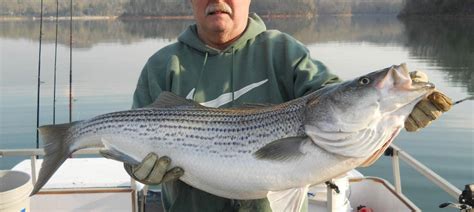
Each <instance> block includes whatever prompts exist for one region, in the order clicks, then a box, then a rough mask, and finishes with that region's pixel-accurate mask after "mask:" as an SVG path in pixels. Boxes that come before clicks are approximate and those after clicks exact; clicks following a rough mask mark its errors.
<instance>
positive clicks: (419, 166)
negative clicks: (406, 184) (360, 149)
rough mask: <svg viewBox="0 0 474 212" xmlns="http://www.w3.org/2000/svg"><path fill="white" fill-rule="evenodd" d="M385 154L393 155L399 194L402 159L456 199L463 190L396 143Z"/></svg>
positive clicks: (393, 167)
mask: <svg viewBox="0 0 474 212" xmlns="http://www.w3.org/2000/svg"><path fill="white" fill-rule="evenodd" d="M385 155H387V156H391V157H392V172H393V179H394V183H393V184H394V186H395V191H396V192H397V193H399V194H401V193H402V183H401V176H400V159H401V160H402V161H404V162H405V163H406V164H408V165H409V166H411V167H412V168H413V169H414V170H415V171H417V172H418V173H420V174H422V175H423V176H424V177H426V178H427V179H428V180H430V181H431V182H433V183H434V184H435V185H437V186H438V187H439V188H441V189H442V190H443V191H445V192H446V193H448V194H449V195H450V196H452V197H454V199H455V200H458V198H459V195H461V190H459V189H458V188H456V186H454V185H453V184H451V183H450V182H448V181H447V180H445V179H444V178H442V177H441V176H439V175H438V174H436V173H435V172H434V171H433V170H431V169H430V168H428V167H427V166H425V165H423V163H421V162H420V161H418V160H416V159H415V158H414V157H413V156H411V155H410V154H408V153H407V152H405V151H403V150H402V149H401V148H400V147H398V146H396V145H393V144H392V145H391V146H390V148H389V149H388V151H385Z"/></svg>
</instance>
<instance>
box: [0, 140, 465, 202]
mask: <svg viewBox="0 0 474 212" xmlns="http://www.w3.org/2000/svg"><path fill="white" fill-rule="evenodd" d="M99 150H100V148H89V149H82V150H79V151H77V152H75V153H74V154H73V155H85V154H97V155H98V154H99ZM385 153H386V155H389V156H392V170H393V176H394V186H395V191H396V192H397V193H399V194H402V184H401V176H400V162H399V161H400V159H401V160H402V161H404V162H405V163H407V164H408V165H410V166H411V167H412V168H413V169H414V170H415V171H417V172H418V173H420V174H422V175H423V176H425V177H426V178H427V179H428V180H430V181H431V182H433V183H434V184H435V185H437V186H438V187H439V188H441V189H443V190H444V191H445V192H446V193H448V194H449V195H451V196H452V197H453V198H455V199H456V200H457V199H458V197H459V195H461V190H459V189H458V188H456V187H455V186H454V185H452V184H451V183H449V182H448V181H446V180H445V179H444V178H442V177H441V176H439V175H438V174H436V173H435V172H434V171H433V170H431V169H430V168H428V167H426V166H425V165H423V164H422V163H421V162H419V161H418V160H416V159H415V158H413V157H412V156H411V155H410V154H408V153H406V152H405V151H403V150H402V149H400V148H399V147H397V146H396V145H393V144H392V145H391V146H390V148H388V149H387V151H386V152H385ZM44 154H45V153H44V150H43V149H0V158H2V157H5V156H29V157H30V158H31V170H32V173H31V174H32V180H33V184H34V183H35V182H36V156H42V155H44ZM132 180H133V179H132ZM145 190H146V189H145ZM330 193H332V192H330ZM328 194H329V193H328ZM329 198H331V197H329Z"/></svg>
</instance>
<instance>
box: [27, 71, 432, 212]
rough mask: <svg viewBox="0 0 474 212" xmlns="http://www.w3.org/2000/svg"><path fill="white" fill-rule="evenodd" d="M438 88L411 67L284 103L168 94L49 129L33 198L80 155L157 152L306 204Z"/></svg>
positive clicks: (227, 189) (221, 185)
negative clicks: (206, 101) (215, 103)
mask: <svg viewBox="0 0 474 212" xmlns="http://www.w3.org/2000/svg"><path fill="white" fill-rule="evenodd" d="M433 89H434V85H433V84H431V83H425V82H412V80H411V79H410V76H409V73H408V70H407V68H406V66H405V64H401V65H399V66H391V67H389V68H386V69H382V70H379V71H376V72H372V73H369V74H367V75H365V76H362V77H358V78H356V79H354V80H350V81H345V82H342V83H339V84H334V85H330V86H326V87H324V88H323V89H320V90H318V91H316V92H313V93H310V94H308V95H306V96H303V97H301V98H298V99H294V100H292V101H289V102H286V103H282V104H278V105H269V106H259V107H258V106H247V107H242V108H233V109H219V108H209V107H204V106H201V105H199V104H198V103H196V102H194V101H191V100H187V99H184V98H181V97H178V96H176V95H174V94H172V93H169V92H163V93H162V94H161V95H160V96H159V98H158V99H157V100H156V101H155V102H154V103H153V104H152V105H150V106H148V107H146V108H141V109H134V110H127V111H120V112H113V113H108V114H104V115H100V116H97V117H94V118H91V119H89V120H85V121H78V122H73V123H69V124H61V125H46V126H42V127H40V128H39V131H40V133H41V136H42V140H43V142H44V148H45V152H46V155H45V157H44V162H43V164H42V167H41V170H40V173H39V178H38V181H37V183H36V184H35V187H34V190H33V191H32V195H33V194H35V193H37V192H38V191H39V190H40V189H41V187H42V186H43V185H44V184H45V183H46V182H47V181H48V179H49V178H50V177H51V176H52V175H53V173H54V172H55V171H56V170H57V169H58V168H59V166H60V165H61V164H62V163H63V162H64V161H65V160H66V159H67V158H68V156H69V155H71V154H72V153H73V152H74V151H77V150H79V149H83V148H89V147H103V148H105V149H106V151H107V152H108V154H110V155H114V156H115V157H114V158H117V159H119V160H120V161H123V162H126V163H129V164H138V163H139V162H140V161H141V160H142V159H143V158H144V157H145V156H146V155H147V154H148V153H150V152H154V153H156V154H157V155H159V156H169V157H170V158H171V159H172V162H171V166H170V167H175V166H177V167H181V168H183V169H184V170H185V172H184V175H183V176H182V177H181V178H180V180H182V181H184V182H186V183H187V184H189V185H191V186H193V187H196V188H198V189H201V190H204V191H206V192H209V193H212V194H214V195H218V196H222V197H226V198H231V199H258V198H264V197H268V198H269V200H270V203H271V207H272V208H277V207H278V205H279V204H280V203H281V204H280V206H281V205H283V207H284V208H285V209H284V210H297V209H299V208H300V207H301V204H302V200H303V199H304V196H305V195H306V192H307V189H308V186H310V185H314V184H319V183H322V182H325V181H327V180H330V179H332V178H334V177H337V176H338V175H341V174H343V173H345V172H347V171H349V170H351V169H354V168H356V167H358V166H359V165H361V164H362V163H363V162H364V161H366V160H367V159H368V158H370V156H372V155H373V154H374V153H375V152H377V151H380V150H381V149H384V148H386V147H388V145H389V144H390V143H391V142H392V140H393V139H394V138H395V136H397V134H398V133H399V131H400V129H402V128H403V125H404V121H405V119H406V118H407V116H408V115H409V114H410V112H411V111H412V109H413V107H414V106H415V104H416V103H417V102H418V101H420V100H421V99H422V98H424V97H425V96H427V95H428V94H429V93H431V92H432V91H433ZM282 195H283V196H285V198H279V197H281V196H282ZM276 199H286V200H287V201H286V202H283V203H282V202H280V203H279V202H278V201H281V200H276ZM282 210H283V209H282Z"/></svg>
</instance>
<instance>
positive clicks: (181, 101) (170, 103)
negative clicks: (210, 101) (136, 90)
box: [147, 91, 204, 108]
mask: <svg viewBox="0 0 474 212" xmlns="http://www.w3.org/2000/svg"><path fill="white" fill-rule="evenodd" d="M177 106H190V107H204V106H202V105H200V104H199V103H197V102H195V101H193V100H189V99H185V98H183V97H180V96H178V95H176V94H174V93H171V92H169V91H163V92H161V94H160V96H158V98H157V99H156V100H155V102H153V103H152V104H150V105H148V106H147V107H148V108H168V107H177Z"/></svg>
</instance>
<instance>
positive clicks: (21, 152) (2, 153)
mask: <svg viewBox="0 0 474 212" xmlns="http://www.w3.org/2000/svg"><path fill="white" fill-rule="evenodd" d="M100 149H101V148H88V149H81V150H78V151H76V152H74V153H73V154H72V155H73V156H75V155H99V150H100ZM44 155H45V152H44V149H0V158H3V157H6V156H26V157H30V160H31V181H32V183H33V185H34V184H35V183H36V157H37V156H44ZM130 187H131V189H132V190H133V192H134V195H135V196H138V195H137V194H138V191H137V186H136V182H135V179H133V178H131V177H130ZM147 190H148V186H146V185H145V186H144V188H143V189H142V191H141V192H142V195H141V197H142V198H143V199H142V200H141V202H142V203H143V202H144V201H145V200H146V193H145V192H146V191H147ZM133 204H134V205H136V206H138V198H134V203H133ZM138 211H139V212H143V211H144V207H143V206H142V207H139V208H138Z"/></svg>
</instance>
